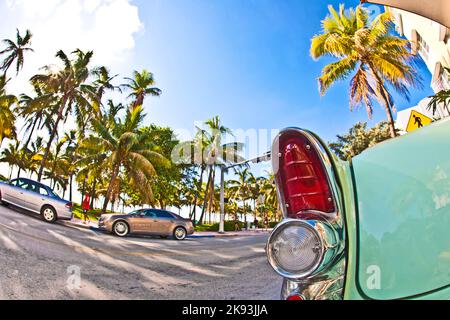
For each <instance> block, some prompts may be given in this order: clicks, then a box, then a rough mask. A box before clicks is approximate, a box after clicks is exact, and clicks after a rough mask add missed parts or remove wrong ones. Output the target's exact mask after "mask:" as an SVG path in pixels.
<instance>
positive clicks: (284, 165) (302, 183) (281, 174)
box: [274, 129, 336, 220]
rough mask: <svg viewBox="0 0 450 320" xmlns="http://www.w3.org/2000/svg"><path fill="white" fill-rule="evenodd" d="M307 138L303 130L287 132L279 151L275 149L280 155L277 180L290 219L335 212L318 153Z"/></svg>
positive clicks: (316, 145)
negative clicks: (317, 212)
mask: <svg viewBox="0 0 450 320" xmlns="http://www.w3.org/2000/svg"><path fill="white" fill-rule="evenodd" d="M309 138H311V137H309ZM309 138H308V137H307V136H305V133H304V132H303V131H300V130H297V129H288V130H286V131H284V132H282V133H281V135H280V136H279V141H278V148H279V150H274V154H276V153H275V152H277V153H278V154H279V158H278V161H279V163H278V170H277V171H278V172H277V175H276V179H277V183H278V188H279V189H280V195H281V197H282V198H283V200H284V202H285V203H284V205H285V206H286V211H285V212H286V213H287V215H288V217H289V218H294V219H304V220H308V219H318V218H320V217H318V216H317V215H316V214H314V213H311V212H312V211H320V212H323V213H325V214H331V213H334V212H336V205H335V201H334V198H333V193H332V189H331V187H330V183H329V179H328V174H327V171H326V168H325V165H324V162H323V159H322V158H321V155H320V154H319V152H321V151H320V150H318V144H317V142H314V141H311V140H310V139H309Z"/></svg>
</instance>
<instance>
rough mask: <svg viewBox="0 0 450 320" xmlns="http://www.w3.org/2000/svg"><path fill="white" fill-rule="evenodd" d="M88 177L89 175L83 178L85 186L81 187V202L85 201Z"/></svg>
mask: <svg viewBox="0 0 450 320" xmlns="http://www.w3.org/2000/svg"><path fill="white" fill-rule="evenodd" d="M86 179H87V177H86V176H85V177H84V180H83V187H81V202H80V203H83V201H84V194H85V192H86Z"/></svg>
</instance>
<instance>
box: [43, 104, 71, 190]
mask: <svg viewBox="0 0 450 320" xmlns="http://www.w3.org/2000/svg"><path fill="white" fill-rule="evenodd" d="M66 102H67V101H66V99H65V98H64V100H63V101H62V103H61V107H60V108H59V111H58V118H57V119H56V122H55V126H54V127H53V130H52V134H51V135H50V139H49V140H48V143H47V147H46V148H45V153H44V157H43V158H42V161H41V167H40V168H39V173H38V179H37V180H38V182H41V180H42V174H43V173H44V167H45V164H46V162H47V158H48V156H49V154H50V148H51V147H52V143H53V140H55V137H56V133H57V132H58V126H59V122H60V121H61V119H62V118H63V113H64V109H65V107H66Z"/></svg>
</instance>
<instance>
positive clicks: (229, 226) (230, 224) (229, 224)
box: [195, 221, 244, 232]
mask: <svg viewBox="0 0 450 320" xmlns="http://www.w3.org/2000/svg"><path fill="white" fill-rule="evenodd" d="M238 225H239V229H240V230H242V229H243V228H244V223H243V222H240V221H239V222H238ZM219 227H220V224H219V223H215V224H203V225H199V226H196V227H195V231H197V232H202V231H210V232H218V231H219ZM225 231H235V227H234V221H225Z"/></svg>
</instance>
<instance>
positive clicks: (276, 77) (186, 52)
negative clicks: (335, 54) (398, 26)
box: [132, 0, 432, 141]
mask: <svg viewBox="0 0 450 320" xmlns="http://www.w3.org/2000/svg"><path fill="white" fill-rule="evenodd" d="M133 3H134V4H136V5H137V6H138V7H139V14H140V18H141V20H142V22H143V23H144V25H145V29H143V30H142V31H141V32H140V33H139V34H138V35H137V36H136V48H135V50H134V56H133V60H132V61H133V68H138V69H139V68H144V67H145V68H148V69H150V70H151V71H152V72H154V73H155V76H156V79H157V81H158V85H159V86H160V87H161V88H162V90H163V96H162V97H161V98H156V99H150V100H148V101H147V108H148V109H147V110H148V113H149V120H151V121H154V122H156V123H158V124H164V125H170V126H172V127H174V128H186V126H187V127H188V128H190V126H192V123H193V122H195V121H202V120H204V119H206V118H208V117H212V116H214V115H219V116H220V117H221V119H222V121H223V123H224V124H225V125H226V126H228V127H230V128H233V129H236V128H241V129H250V128H255V129H259V128H264V129H281V128H284V127H287V126H300V127H305V128H308V129H311V130H313V131H315V132H317V133H318V134H319V135H320V136H321V137H323V138H324V139H325V140H326V141H330V140H332V139H334V137H335V135H336V134H338V133H343V132H345V131H346V130H347V129H348V128H350V127H351V126H352V125H353V124H354V123H356V122H357V121H367V120H368V118H367V115H366V112H365V110H364V109H363V108H362V109H360V110H358V111H355V112H353V113H351V112H350V111H349V103H348V82H342V83H340V84H338V85H335V86H334V87H333V88H332V89H331V90H330V91H329V92H328V93H327V95H326V96H324V97H320V96H319V94H318V88H317V81H316V78H317V77H318V76H319V75H320V71H321V69H322V67H323V66H324V65H325V64H327V63H328V62H329V61H330V60H328V59H324V60H320V61H318V62H316V61H313V60H312V59H311V57H310V56H309V47H310V39H311V38H312V37H313V36H314V35H315V34H317V33H319V32H320V21H321V20H322V19H323V18H324V17H325V16H326V15H327V12H328V10H327V5H328V4H332V5H334V6H336V7H337V6H338V5H339V3H345V4H346V6H347V7H350V6H355V5H357V4H358V3H359V1H298V0H285V1H275V0H215V1H212V0H189V1H186V0H170V1H167V0H153V1H148V0H137V1H134V2H133ZM422 71H423V77H424V89H423V90H420V91H413V95H412V100H411V102H409V103H408V102H407V101H404V100H403V99H400V98H399V99H397V107H398V109H399V110H402V109H405V108H407V107H410V106H413V105H415V104H416V103H417V102H418V101H419V100H421V99H422V98H424V97H425V96H428V95H430V94H432V91H431V89H429V83H430V75H429V73H428V71H427V70H426V69H424V70H422ZM384 118H385V114H384V112H383V111H382V110H381V108H379V107H377V108H376V109H375V117H374V120H373V121H371V122H370V123H371V124H375V123H376V122H378V121H380V120H383V119H384Z"/></svg>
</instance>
